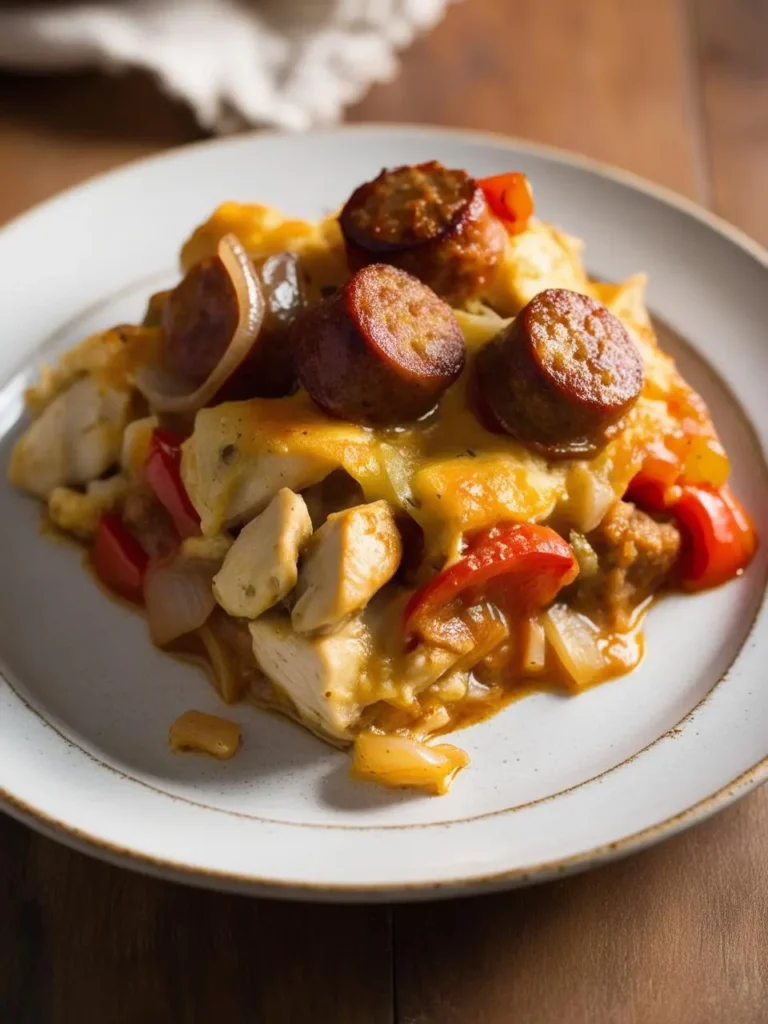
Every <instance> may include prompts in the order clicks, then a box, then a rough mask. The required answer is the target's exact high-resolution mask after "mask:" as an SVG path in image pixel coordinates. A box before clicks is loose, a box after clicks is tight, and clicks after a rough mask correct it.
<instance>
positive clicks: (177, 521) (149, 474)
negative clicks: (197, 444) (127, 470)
mask: <svg viewBox="0 0 768 1024" xmlns="http://www.w3.org/2000/svg"><path fill="white" fill-rule="evenodd" d="M184 441H185V438H184V437H182V436H181V435H180V434H174V433H172V432H171V431H170V430H159V429H158V430H155V431H153V433H152V439H151V441H150V442H149V453H148V455H147V462H146V465H145V467H144V475H145V478H146V481H147V483H148V484H149V486H150V487H151V488H152V490H153V491H154V492H155V496H156V498H157V500H158V501H159V502H160V504H161V505H163V506H164V508H165V509H166V510H167V511H168V513H169V514H170V516H171V519H173V524H174V526H175V527H176V529H177V530H178V532H179V536H180V537H182V538H184V537H197V536H199V534H200V516H199V515H198V514H197V512H196V511H195V507H194V505H193V504H192V502H191V501H190V500H189V495H188V494H187V492H186V489H185V487H184V483H183V482H182V479H181V446H182V444H183V443H184Z"/></svg>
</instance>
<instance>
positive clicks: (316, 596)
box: [291, 501, 402, 633]
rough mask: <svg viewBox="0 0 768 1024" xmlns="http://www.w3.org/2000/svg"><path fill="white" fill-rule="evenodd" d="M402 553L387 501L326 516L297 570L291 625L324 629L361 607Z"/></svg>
mask: <svg viewBox="0 0 768 1024" xmlns="http://www.w3.org/2000/svg"><path fill="white" fill-rule="evenodd" d="M401 555H402V543H401V540H400V533H399V531H398V529H397V525H396V523H395V517H394V514H393V512H392V509H391V507H390V506H389V505H388V504H387V502H386V501H374V502H372V503H371V504H370V505H357V506H356V507H355V508H350V509H345V510H344V511H343V512H334V513H333V514H332V515H330V516H328V518H327V520H326V521H325V523H324V525H323V526H321V527H320V529H319V530H318V531H317V532H316V533H315V535H314V536H313V538H312V540H311V542H310V544H309V546H308V549H307V556H306V560H305V562H304V564H303V565H302V567H301V571H300V573H299V581H298V584H297V594H298V600H297V601H296V604H295V605H294V608H293V613H292V615H291V621H292V622H293V626H294V629H296V630H297V631H298V632H300V633H312V632H315V631H316V630H324V631H328V630H331V629H333V628H334V627H335V626H337V625H338V624H339V623H340V622H342V621H344V619H346V618H348V617H349V616H350V615H354V614H356V613H357V612H359V611H361V610H362V609H363V608H364V607H365V606H366V605H367V604H368V602H369V601H370V599H371V598H372V597H373V595H374V594H375V593H376V592H377V591H378V590H380V589H381V587H383V586H384V584H385V583H387V582H389V580H391V579H392V577H393V576H394V574H395V572H396V571H397V567H398V566H399V564H400V558H401Z"/></svg>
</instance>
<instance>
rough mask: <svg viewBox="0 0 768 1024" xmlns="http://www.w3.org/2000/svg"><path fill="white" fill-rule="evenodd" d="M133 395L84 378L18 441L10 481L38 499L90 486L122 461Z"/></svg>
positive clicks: (57, 399)
mask: <svg viewBox="0 0 768 1024" xmlns="http://www.w3.org/2000/svg"><path fill="white" fill-rule="evenodd" d="M129 405H130V394H129V393H128V392H127V391H116V390H114V389H111V388H104V387H100V386H99V385H98V384H97V383H96V382H95V381H94V380H93V379H92V378H90V377H83V378H81V379H80V380H78V381H77V382H76V383H74V384H73V385H72V386H71V387H70V388H68V389H67V390H66V391H64V392H62V393H61V394H60V395H58V396H57V397H56V398H55V399H54V400H53V401H52V402H51V404H50V405H48V406H46V407H45V409H44V410H43V412H42V414H41V416H40V418H39V419H36V420H35V421H34V422H33V423H32V425H31V426H30V427H29V428H28V429H27V431H26V432H25V433H24V435H23V436H22V437H21V438H20V439H19V441H18V442H17V444H16V447H15V448H14V450H13V455H12V457H11V468H10V477H11V482H12V483H14V484H15V485H16V486H17V487H20V488H22V489H24V490H26V491H30V492H31V493H32V494H35V495H37V496H38V497H41V498H45V497H47V496H48V495H49V494H50V493H51V491H52V490H53V489H54V487H61V486H65V485H68V484H69V485H71V484H86V483H88V482H89V481H91V480H95V479H96V477H99V476H101V474H102V473H104V472H105V470H107V469H109V467H110V466H111V465H113V464H114V463H115V462H117V461H118V459H119V456H120V445H121V441H122V436H123V430H124V428H125V425H126V423H127V421H128V412H129Z"/></svg>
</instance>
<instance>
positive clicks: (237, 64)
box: [0, 0, 451, 132]
mask: <svg viewBox="0 0 768 1024" xmlns="http://www.w3.org/2000/svg"><path fill="white" fill-rule="evenodd" d="M450 2H451V0H111V2H101V3H99V2H92V3H64V4H62V3H61V2H59V3H55V4H53V3H50V4H42V5H41V6H30V5H28V4H25V5H24V6H23V7H22V6H21V5H19V6H17V7H11V8H10V9H9V8H8V7H7V6H3V7H2V8H0V65H1V66H5V67H13V68H19V69H22V68H33V69H38V70H43V69H45V70H53V71H55V70H65V69H70V68H77V67H84V66H94V65H95V66H97V67H101V68H105V69H110V68H124V67H128V66H133V67H140V68H145V69H147V70H148V71H150V72H152V73H153V74H155V75H156V76H157V79H158V81H159V82H160V85H161V87H162V88H163V89H164V90H165V91H166V92H168V93H169V94H171V95H172V96H175V97H178V98H180V99H182V100H184V101H185V102H187V103H188V104H189V105H190V107H192V109H193V110H194V112H195V114H196V116H197V118H198V120H199V122H200V124H201V125H202V126H203V127H205V128H207V129H210V130H212V131H219V132H224V131H229V130H232V129H234V128H237V127H240V126H242V125H243V124H259V125H272V126H276V127H281V128H290V129H302V128H309V127H311V126H312V125H318V124H327V123H329V122H332V121H335V120H337V119H338V118H339V117H340V116H341V114H342V112H343V109H344V107H345V106H347V105H348V104H350V103H354V102H355V101H356V100H357V99H359V98H360V97H361V96H362V95H363V94H364V92H365V91H366V89H367V88H368V86H370V85H371V84H372V83H374V82H382V81H387V80H389V79H391V78H392V77H393V76H394V75H395V73H396V71H397V56H396V55H397V52H398V51H399V50H401V49H403V48H404V47H406V46H408V45H409V44H410V43H411V42H412V40H413V39H414V38H415V37H416V35H417V34H419V33H422V32H426V31H427V30H428V29H430V28H432V27H433V26H434V25H435V24H436V23H437V22H438V21H439V20H440V18H441V16H442V14H443V12H444V10H445V8H446V6H447V4H448V3H450Z"/></svg>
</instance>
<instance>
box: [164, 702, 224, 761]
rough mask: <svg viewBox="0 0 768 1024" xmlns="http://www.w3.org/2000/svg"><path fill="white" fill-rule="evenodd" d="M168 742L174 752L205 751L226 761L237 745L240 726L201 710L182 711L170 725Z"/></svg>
mask: <svg viewBox="0 0 768 1024" xmlns="http://www.w3.org/2000/svg"><path fill="white" fill-rule="evenodd" d="M168 742H169V743H170V746H171V750H173V751H174V752H176V753H186V752H190V753H195V754H208V755H210V756H211V757H216V758H218V759H219V760H220V761H228V760H229V758H230V757H234V755H235V754H236V753H237V749H238V747H239V746H240V726H239V725H238V724H237V722H230V721H229V720H228V719H226V718H219V717H218V715H208V714H206V713H205V712H204V711H185V712H184V714H183V715H179V717H178V718H177V719H176V721H175V722H174V723H173V724H172V725H171V728H170V730H169V731H168Z"/></svg>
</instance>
